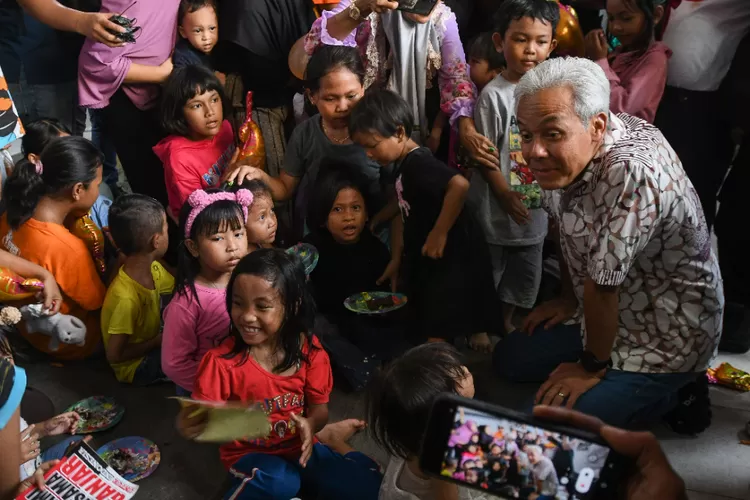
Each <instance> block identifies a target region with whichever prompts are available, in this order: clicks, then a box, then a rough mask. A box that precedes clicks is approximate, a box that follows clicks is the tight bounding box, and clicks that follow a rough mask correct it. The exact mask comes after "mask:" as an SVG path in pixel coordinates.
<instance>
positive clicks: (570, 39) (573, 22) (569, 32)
mask: <svg viewBox="0 0 750 500" xmlns="http://www.w3.org/2000/svg"><path fill="white" fill-rule="evenodd" d="M550 1H555V2H556V3H557V5H558V7H559V8H560V22H559V23H558V25H557V32H556V34H555V38H556V39H557V48H556V49H555V53H556V54H557V55H560V56H575V57H583V56H585V55H586V47H585V45H584V43H583V31H581V24H580V23H579V22H578V14H577V13H576V11H575V10H574V9H573V7H566V6H565V5H562V4H561V3H560V2H559V1H558V0H550Z"/></svg>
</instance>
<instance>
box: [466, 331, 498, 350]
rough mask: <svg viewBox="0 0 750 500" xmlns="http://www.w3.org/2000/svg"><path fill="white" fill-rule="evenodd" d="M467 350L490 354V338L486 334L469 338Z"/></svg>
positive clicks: (477, 334) (476, 334)
mask: <svg viewBox="0 0 750 500" xmlns="http://www.w3.org/2000/svg"><path fill="white" fill-rule="evenodd" d="M469 349H473V350H474V351H478V352H485V353H489V352H492V341H491V340H490V336H489V335H487V333H486V332H482V333H475V334H474V335H471V336H469Z"/></svg>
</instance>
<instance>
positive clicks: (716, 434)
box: [13, 130, 750, 500]
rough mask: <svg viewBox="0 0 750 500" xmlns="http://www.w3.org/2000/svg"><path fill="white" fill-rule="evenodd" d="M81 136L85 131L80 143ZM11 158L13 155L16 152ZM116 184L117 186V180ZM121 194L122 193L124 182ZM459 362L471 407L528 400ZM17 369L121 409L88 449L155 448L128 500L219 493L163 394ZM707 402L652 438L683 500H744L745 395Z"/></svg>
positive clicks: (107, 377)
mask: <svg viewBox="0 0 750 500" xmlns="http://www.w3.org/2000/svg"><path fill="white" fill-rule="evenodd" d="M89 133H90V131H88V130H87V133H86V136H87V137H90V135H89ZM16 149H18V148H16ZM13 152H14V153H17V152H20V149H18V151H13ZM121 179H124V175H122V173H121ZM122 187H123V188H124V189H125V190H126V191H129V186H127V184H126V181H125V182H123V183H122ZM467 357H468V365H469V368H470V369H471V371H472V373H473V374H474V379H475V384H476V388H477V398H478V399H481V400H486V401H491V402H493V403H497V404H500V405H503V406H506V407H509V408H517V409H522V408H524V407H525V405H526V404H527V403H528V401H530V400H531V397H532V395H533V393H534V391H535V389H536V387H535V386H523V385H512V384H508V383H504V382H502V381H499V380H497V379H496V378H494V377H493V376H492V375H491V372H490V362H489V358H488V357H487V356H480V355H476V354H473V353H467ZM722 361H728V362H730V363H732V364H733V365H734V366H736V367H737V368H741V369H743V370H745V371H748V372H750V354H747V355H741V356H740V355H720V356H719V358H718V359H717V360H716V361H715V363H714V366H716V365H718V364H719V363H720V362H722ZM20 364H22V365H24V366H25V367H26V368H28V374H29V380H30V385H31V386H33V387H35V388H37V389H39V390H41V391H43V392H44V393H46V394H47V395H48V396H49V397H50V398H51V399H52V401H53V402H54V404H55V407H56V409H57V411H62V410H64V409H65V408H67V407H68V405H70V404H72V403H74V402H75V401H78V400H80V399H82V398H85V397H89V396H92V395H98V394H102V395H109V396H113V397H115V398H116V399H117V400H118V401H120V402H122V404H124V405H125V407H126V409H127V410H126V414H125V417H124V418H123V420H122V422H121V423H120V424H119V425H118V426H117V427H115V428H114V429H112V430H110V431H108V432H104V433H102V434H98V435H96V436H95V441H94V444H95V445H102V444H104V443H106V442H108V441H110V440H112V439H116V438H119V437H125V436H134V435H135V436H143V437H147V438H149V439H152V440H153V441H155V442H156V443H157V444H158V445H159V447H160V448H161V450H162V461H161V465H160V467H159V469H158V470H157V471H156V472H155V474H154V475H153V476H152V477H149V478H147V479H145V480H144V481H142V482H141V483H140V485H141V489H140V491H139V493H138V495H137V497H136V498H138V499H142V500H147V499H151V500H166V499H185V500H206V499H211V498H213V497H214V495H215V494H216V493H217V492H218V491H219V489H220V486H221V483H222V481H223V480H224V477H225V471H224V469H223V468H222V466H221V465H220V463H219V461H218V455H217V453H218V452H217V448H216V447H215V446H211V445H198V444H195V443H190V442H187V441H185V440H184V439H182V438H181V437H180V436H179V435H177V433H176V431H175V429H174V419H175V416H176V414H177V409H178V405H177V403H176V402H174V401H170V400H168V399H167V398H169V397H170V396H172V395H173V392H172V388H171V386H168V385H162V386H156V387H150V388H145V389H136V388H132V387H128V386H125V385H122V384H119V383H118V382H117V381H116V380H115V378H114V376H113V375H112V372H111V370H110V369H109V367H108V366H107V363H106V361H104V360H103V359H101V360H98V361H89V362H86V363H66V364H62V365H60V364H57V363H49V362H45V361H42V362H36V363H31V364H29V363H23V362H21V363H20ZM711 398H712V403H713V414H714V417H713V425H712V426H711V427H710V428H709V429H708V430H707V431H706V432H704V433H703V434H701V435H700V436H698V437H696V438H686V437H683V436H678V435H675V434H674V433H672V432H670V431H669V430H667V429H666V428H657V429H654V432H655V433H656V434H657V436H658V437H659V438H660V440H661V442H662V445H663V446H664V449H665V450H666V452H667V454H668V456H669V458H670V460H671V462H672V464H673V465H674V468H675V469H676V470H677V472H678V473H679V474H680V475H681V476H682V477H683V478H684V480H685V482H686V484H687V487H688V489H689V490H690V491H689V497H690V499H691V500H727V499H741V500H750V446H744V445H741V444H740V443H739V441H740V440H741V439H749V438H750V436H748V435H746V434H745V433H744V428H745V424H746V423H747V422H748V421H750V392H748V393H739V392H736V391H732V390H729V389H724V388H719V387H712V388H711ZM364 411H365V408H364V399H363V396H362V395H361V394H347V393H344V392H342V391H340V390H338V389H334V393H333V395H332V397H331V402H330V415H331V416H330V420H331V421H336V420H340V419H345V418H363V417H364ZM352 445H353V446H354V447H355V448H356V449H358V450H360V451H363V452H365V453H367V454H369V455H370V456H372V457H373V458H375V459H376V460H378V461H380V462H381V463H385V461H386V460H387V456H386V455H385V454H384V453H383V451H382V450H380V449H379V448H377V447H376V446H375V445H374V443H372V441H370V440H369V439H368V437H367V434H366V433H363V434H360V435H358V436H356V437H355V438H354V440H353V441H352ZM639 500H640V499H639ZM644 500H647V499H644Z"/></svg>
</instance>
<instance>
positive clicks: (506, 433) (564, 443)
mask: <svg viewBox="0 0 750 500" xmlns="http://www.w3.org/2000/svg"><path fill="white" fill-rule="evenodd" d="M627 462H628V461H627V460H626V459H625V458H624V457H622V456H621V455H619V454H618V453H616V452H615V451H614V450H612V448H611V447H610V446H609V445H608V444H607V443H606V442H604V440H603V439H602V438H601V437H600V436H599V435H597V434H595V433H592V432H588V431H586V430H581V429H576V428H571V427H566V426H563V425H558V424H555V423H552V422H549V421H544V420H540V419H537V418H534V417H531V416H529V415H525V414H522V413H517V412H514V411H511V410H507V409H504V408H501V407H498V406H493V405H488V404H486V403H483V402H480V401H474V400H471V399H465V398H461V397H459V396H455V395H445V396H441V397H440V398H439V399H438V400H437V401H436V402H435V404H434V406H433V408H432V413H431V415H430V420H429V423H428V427H427V433H426V435H425V440H424V443H423V446H422V454H421V456H420V467H421V468H422V470H423V471H424V472H426V473H428V474H431V475H434V476H438V477H440V478H441V479H443V480H446V481H451V482H454V483H458V484H460V485H464V486H468V487H471V488H475V489H480V490H483V491H486V492H488V493H490V494H494V495H497V496H498V497H501V498H519V499H539V500H551V499H559V500H574V499H581V500H583V499H586V500H590V499H591V500H593V499H605V498H612V497H613V496H614V492H615V490H616V489H617V486H618V485H620V483H621V482H622V480H623V477H624V474H623V472H624V469H625V465H626V463H627Z"/></svg>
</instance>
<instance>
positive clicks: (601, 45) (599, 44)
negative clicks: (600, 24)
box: [585, 30, 609, 61]
mask: <svg viewBox="0 0 750 500" xmlns="http://www.w3.org/2000/svg"><path fill="white" fill-rule="evenodd" d="M585 42H586V57H588V58H589V59H591V60H592V61H598V60H599V59H606V58H607V55H608V54H609V44H608V43H607V36H606V35H605V34H604V31H603V30H593V31H590V32H589V33H588V34H587V35H586V40H585Z"/></svg>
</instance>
